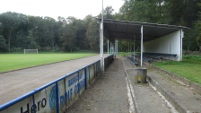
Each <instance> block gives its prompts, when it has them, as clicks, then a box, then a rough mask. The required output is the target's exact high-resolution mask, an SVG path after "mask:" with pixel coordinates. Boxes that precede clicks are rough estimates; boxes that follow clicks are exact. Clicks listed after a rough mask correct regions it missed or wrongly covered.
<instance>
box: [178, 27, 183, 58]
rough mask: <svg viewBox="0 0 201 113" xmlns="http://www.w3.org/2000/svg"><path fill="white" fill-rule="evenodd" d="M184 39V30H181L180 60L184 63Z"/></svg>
mask: <svg viewBox="0 0 201 113" xmlns="http://www.w3.org/2000/svg"><path fill="white" fill-rule="evenodd" d="M183 38H184V32H183V30H180V58H179V60H180V61H182V57H183V55H182V53H183Z"/></svg>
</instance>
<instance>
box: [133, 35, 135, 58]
mask: <svg viewBox="0 0 201 113" xmlns="http://www.w3.org/2000/svg"><path fill="white" fill-rule="evenodd" d="M133 49H134V50H133V51H134V60H135V38H134V48H133Z"/></svg>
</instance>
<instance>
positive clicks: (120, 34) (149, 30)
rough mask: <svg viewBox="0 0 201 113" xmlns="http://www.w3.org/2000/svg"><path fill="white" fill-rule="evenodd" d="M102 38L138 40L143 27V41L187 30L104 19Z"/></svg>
mask: <svg viewBox="0 0 201 113" xmlns="http://www.w3.org/2000/svg"><path fill="white" fill-rule="evenodd" d="M99 21H100V19H99ZM103 23H104V36H105V37H106V38H108V39H109V40H114V39H121V40H125V39H126V40H134V39H135V40H140V39H141V26H143V38H144V41H149V40H153V39H156V38H160V37H162V36H165V35H167V34H170V33H172V32H175V31H178V30H184V29H189V28H187V27H183V26H174V25H167V24H157V23H147V22H131V21H119V20H111V19H104V21H103Z"/></svg>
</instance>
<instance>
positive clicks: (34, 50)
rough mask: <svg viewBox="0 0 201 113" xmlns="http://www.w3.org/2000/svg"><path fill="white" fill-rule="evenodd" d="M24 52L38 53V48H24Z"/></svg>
mask: <svg viewBox="0 0 201 113" xmlns="http://www.w3.org/2000/svg"><path fill="white" fill-rule="evenodd" d="M24 54H38V49H24Z"/></svg>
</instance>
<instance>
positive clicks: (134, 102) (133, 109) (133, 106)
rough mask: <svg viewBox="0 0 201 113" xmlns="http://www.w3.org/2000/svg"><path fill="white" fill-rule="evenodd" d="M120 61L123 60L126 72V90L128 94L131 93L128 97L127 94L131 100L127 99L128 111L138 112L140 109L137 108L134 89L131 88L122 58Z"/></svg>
mask: <svg viewBox="0 0 201 113" xmlns="http://www.w3.org/2000/svg"><path fill="white" fill-rule="evenodd" d="M122 62H123V66H124V70H125V73H126V76H125V79H126V84H127V86H128V88H127V90H129V91H128V95H131V97H129V96H128V97H129V98H131V100H132V102H130V101H129V105H130V108H129V112H130V113H134V112H136V113H140V111H139V109H138V104H137V101H136V97H135V93H134V90H133V86H132V84H131V81H130V78H129V76H128V72H127V70H126V67H125V63H124V60H123V58H122ZM130 110H131V111H130Z"/></svg>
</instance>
